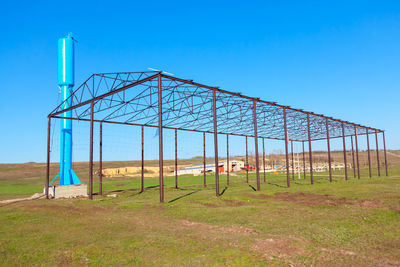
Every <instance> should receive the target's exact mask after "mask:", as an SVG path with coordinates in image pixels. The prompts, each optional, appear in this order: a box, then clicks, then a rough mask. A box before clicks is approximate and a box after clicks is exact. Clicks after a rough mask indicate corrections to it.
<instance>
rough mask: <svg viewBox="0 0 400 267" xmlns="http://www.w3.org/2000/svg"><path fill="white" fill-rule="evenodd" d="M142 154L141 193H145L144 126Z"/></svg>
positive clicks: (142, 131) (142, 128) (142, 129)
mask: <svg viewBox="0 0 400 267" xmlns="http://www.w3.org/2000/svg"><path fill="white" fill-rule="evenodd" d="M141 136H142V151H141V152H142V153H141V173H140V192H144V126H142V127H141Z"/></svg>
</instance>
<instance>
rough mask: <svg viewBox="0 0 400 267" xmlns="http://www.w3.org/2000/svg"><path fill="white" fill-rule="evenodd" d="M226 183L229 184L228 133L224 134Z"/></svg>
mask: <svg viewBox="0 0 400 267" xmlns="http://www.w3.org/2000/svg"><path fill="white" fill-rule="evenodd" d="M226 165H227V167H226V184H227V185H229V169H230V168H229V135H226Z"/></svg>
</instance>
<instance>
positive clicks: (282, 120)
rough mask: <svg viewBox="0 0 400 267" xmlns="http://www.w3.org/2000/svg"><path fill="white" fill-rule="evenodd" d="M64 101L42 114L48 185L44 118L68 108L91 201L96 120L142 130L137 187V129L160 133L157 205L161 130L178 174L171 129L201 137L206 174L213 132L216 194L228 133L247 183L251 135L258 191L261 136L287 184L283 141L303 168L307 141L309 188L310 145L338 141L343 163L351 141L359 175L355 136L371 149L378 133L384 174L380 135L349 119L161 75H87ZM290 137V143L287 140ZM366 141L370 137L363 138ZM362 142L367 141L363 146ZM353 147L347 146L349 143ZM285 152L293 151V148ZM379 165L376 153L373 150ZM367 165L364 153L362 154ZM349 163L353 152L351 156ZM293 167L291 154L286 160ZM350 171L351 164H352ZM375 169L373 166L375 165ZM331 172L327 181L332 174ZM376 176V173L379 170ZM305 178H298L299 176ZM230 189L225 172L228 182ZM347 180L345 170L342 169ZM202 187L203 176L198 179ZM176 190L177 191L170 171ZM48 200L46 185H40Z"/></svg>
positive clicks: (139, 73) (378, 130) (159, 73)
mask: <svg viewBox="0 0 400 267" xmlns="http://www.w3.org/2000/svg"><path fill="white" fill-rule="evenodd" d="M65 101H71V102H70V103H71V105H70V106H69V108H64V109H63V107H64V105H63V103H61V104H60V105H58V106H57V107H56V108H55V109H54V110H53V111H52V112H51V113H50V114H49V115H48V136H47V142H48V143H47V176H46V185H48V184H49V168H50V127H51V119H61V118H64V117H63V116H62V115H63V114H64V113H65V112H67V111H72V112H73V114H74V116H73V118H70V119H71V120H80V121H88V122H90V155H89V198H92V196H93V125H94V123H99V124H100V140H102V139H101V136H102V125H103V123H110V124H123V125H131V126H139V127H141V133H142V180H141V181H142V186H141V190H142V191H143V190H144V187H143V183H144V180H143V176H144V174H143V168H144V159H143V155H144V152H143V151H144V145H143V143H144V141H143V134H144V127H153V128H157V129H158V134H159V184H160V187H159V189H160V202H164V177H163V129H173V130H175V170H176V171H177V165H178V163H177V161H178V158H177V131H178V130H179V131H193V132H201V133H203V142H204V161H203V163H204V169H205V156H206V153H205V135H206V134H213V135H214V158H215V166H216V170H215V185H216V196H219V195H220V189H219V170H218V135H222V134H223V135H226V136H227V154H228V162H229V135H233V136H242V137H245V138H246V165H245V166H246V170H247V171H246V177H247V178H246V181H247V182H248V167H249V165H248V151H247V149H248V145H247V138H248V137H250V138H254V141H255V160H256V168H255V169H256V179H257V190H260V189H261V184H260V173H259V171H260V166H259V165H260V164H259V153H258V146H259V144H258V141H259V139H262V142H263V163H262V164H263V166H264V180H265V148H264V139H273V140H282V141H284V142H285V152H286V171H287V186H288V187H289V186H290V169H289V166H290V161H289V153H288V150H289V148H288V146H289V141H291V143H292V144H293V142H302V143H303V165H304V166H305V156H304V142H308V143H309V153H308V154H309V164H310V181H311V184H313V167H312V149H311V143H312V141H317V140H327V145H328V153H329V166H330V164H331V157H330V145H329V144H330V143H329V142H330V139H334V138H342V140H343V147H344V151H343V152H344V157H345V158H346V149H345V140H346V137H350V138H351V141H352V142H353V136H354V137H355V143H356V158H357V173H358V178H360V167H359V157H358V139H357V137H358V136H360V135H367V136H368V134H375V137H376V138H375V139H376V147H377V148H378V133H381V134H382V137H383V146H384V156H385V161H384V162H385V170H386V175H388V171H387V160H386V145H385V135H384V131H383V130H380V129H375V128H371V127H367V126H363V125H359V124H355V123H351V122H348V121H343V120H339V119H335V118H332V117H327V116H324V115H322V114H316V113H313V112H308V111H304V110H302V109H296V108H292V107H290V106H283V105H279V104H277V103H276V102H268V101H264V100H261V99H259V98H254V97H249V96H245V95H243V94H241V93H234V92H229V91H226V90H222V89H220V88H219V87H213V86H207V85H204V84H200V83H196V82H194V81H193V80H187V79H181V78H177V77H174V76H171V75H167V74H165V73H163V72H158V71H149V72H120V73H101V74H93V75H91V76H90V77H89V78H88V79H87V80H86V81H85V82H84V83H83V84H82V85H80V86H79V87H77V88H76V89H75V90H74V91H73V92H72V94H71V96H70V97H69V98H68V99H66V100H65ZM289 137H290V139H289ZM368 141H369V140H368ZM368 144H369V142H368ZM99 148H100V172H99V180H100V194H102V187H101V183H102V175H101V168H102V165H101V161H102V153H101V150H102V141H100V147H99ZM352 149H353V146H352ZM291 152H292V153H293V146H292V150H291ZM377 157H378V162H379V154H378V153H377ZM368 160H369V165H370V156H369V157H368ZM353 161H354V155H353ZM292 164H293V156H292ZM353 168H354V165H353ZM378 168H379V163H378ZM329 170H330V181H332V174H331V169H330V168H329ZM379 175H380V171H379ZM305 177H306V174H305V173H304V178H305ZM227 179H228V180H227V183H228V184H229V175H228V177H227ZM346 179H347V169H346ZM204 186H206V175H205V174H204ZM175 187H176V188H177V187H178V177H177V172H176V176H175ZM46 190H47V191H46V196H47V197H48V187H47V186H46Z"/></svg>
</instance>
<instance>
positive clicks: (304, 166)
mask: <svg viewBox="0 0 400 267" xmlns="http://www.w3.org/2000/svg"><path fill="white" fill-rule="evenodd" d="M301 143H302V145H303V173H304V180H305V179H306V155H305V152H304V141H302V142H301Z"/></svg>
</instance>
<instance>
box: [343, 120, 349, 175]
mask: <svg viewBox="0 0 400 267" xmlns="http://www.w3.org/2000/svg"><path fill="white" fill-rule="evenodd" d="M342 136H343V137H342V138H343V139H342V140H343V159H344V179H346V180H347V179H348V177H347V155H346V136H345V131H344V122H342Z"/></svg>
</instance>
